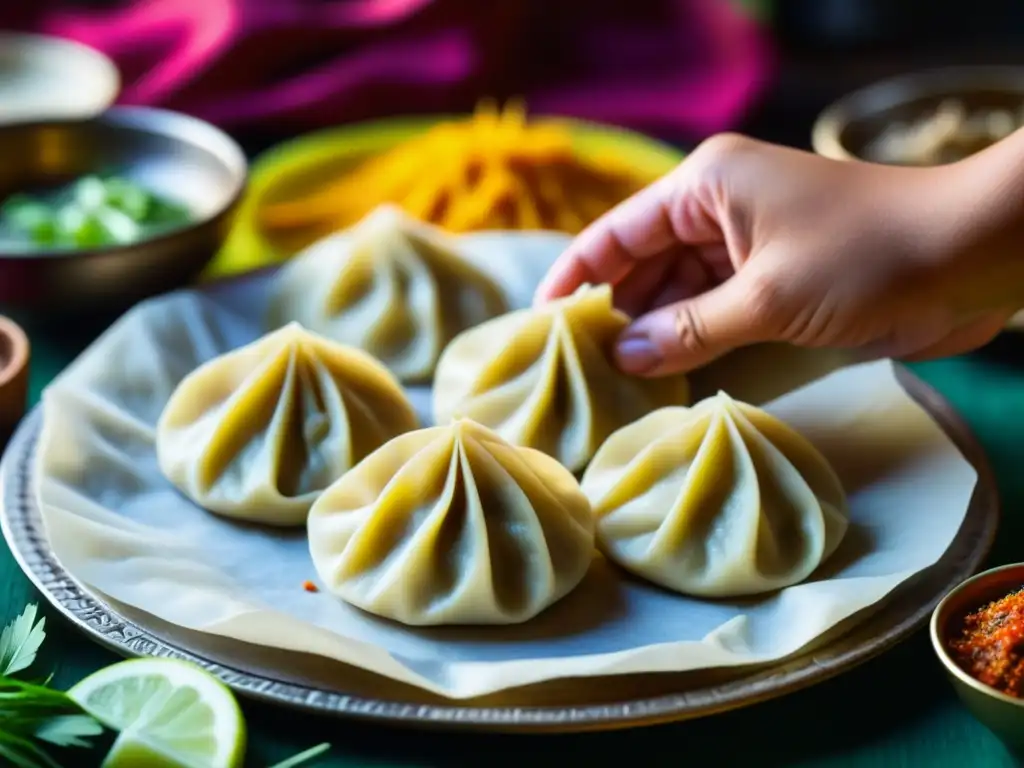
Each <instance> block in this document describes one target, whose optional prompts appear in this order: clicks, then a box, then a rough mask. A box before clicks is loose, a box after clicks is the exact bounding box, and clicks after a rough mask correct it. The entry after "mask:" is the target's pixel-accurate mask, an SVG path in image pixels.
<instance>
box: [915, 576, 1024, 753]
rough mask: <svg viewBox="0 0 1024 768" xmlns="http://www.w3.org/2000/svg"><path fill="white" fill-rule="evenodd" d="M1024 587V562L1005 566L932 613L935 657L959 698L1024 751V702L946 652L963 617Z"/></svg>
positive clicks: (963, 587)
mask: <svg viewBox="0 0 1024 768" xmlns="http://www.w3.org/2000/svg"><path fill="white" fill-rule="evenodd" d="M1021 587H1024V563H1015V564H1013V565H1004V566H1002V567H1000V568H993V569H992V570H989V571H984V572H982V573H979V574H978V575H976V576H973V577H971V578H970V579H967V581H965V582H963V583H962V584H961V585H960V586H958V587H956V588H955V589H954V590H953V591H952V592H950V593H949V594H948V595H946V597H945V598H943V600H942V602H940V603H939V604H938V605H937V606H936V607H935V611H934V612H933V613H932V620H931V638H932V646H933V647H934V649H935V654H936V655H937V656H938V657H939V661H941V662H942V665H943V666H944V667H945V668H946V674H947V675H948V676H949V679H950V680H951V681H952V683H953V687H954V689H956V693H957V695H958V696H959V697H960V700H961V701H963V703H964V705H965V706H966V707H967V709H969V710H970V711H971V713H972V714H973V715H974V716H975V717H976V718H978V720H979V721H981V722H982V723H983V724H984V725H985V726H987V727H988V728H989V730H991V731H992V732H993V733H995V734H996V735H997V736H998V737H999V738H1000V739H1002V740H1003V742H1004V743H1006V744H1007V746H1009V747H1010V748H1011V749H1015V750H1024V699H1017V698H1014V697H1013V696H1007V695H1006V694H1005V693H1001V692H1000V691H998V690H996V689H995V688H992V687H991V686H988V685H985V684H984V683H980V682H978V681H977V680H975V679H974V678H973V677H971V676H970V675H969V674H967V673H966V672H965V671H964V670H963V669H961V668H960V667H959V666H958V665H957V663H956V662H955V661H954V660H953V658H952V657H951V656H950V655H949V652H948V651H947V648H948V641H949V638H950V637H951V635H953V634H954V633H955V632H957V631H958V630H959V628H960V626H961V622H962V621H963V617H964V616H966V615H967V614H968V613H969V612H971V611H974V610H977V609H978V608H981V607H982V606H984V605H986V604H987V603H990V602H991V601H993V600H998V599H999V598H1001V597H1005V596H1006V595H1008V594H1009V593H1010V592H1013V591H1015V590H1017V589H1020V588H1021Z"/></svg>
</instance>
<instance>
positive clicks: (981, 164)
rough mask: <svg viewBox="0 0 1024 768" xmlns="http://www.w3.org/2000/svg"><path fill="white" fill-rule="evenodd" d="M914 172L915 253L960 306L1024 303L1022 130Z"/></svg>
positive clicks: (969, 309) (966, 309)
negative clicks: (928, 263)
mask: <svg viewBox="0 0 1024 768" xmlns="http://www.w3.org/2000/svg"><path fill="white" fill-rule="evenodd" d="M912 172H913V173H915V174H916V178H915V183H916V184H917V185H918V186H917V188H916V189H914V190H913V194H912V196H911V197H912V200H913V202H912V204H911V209H912V211H911V216H912V218H913V222H914V224H913V226H914V227H915V228H916V230H917V234H918V240H919V242H920V243H921V248H922V253H923V254H924V255H925V257H926V258H928V259H930V260H931V261H932V262H933V264H934V265H935V268H936V274H937V276H938V280H939V282H940V284H942V285H943V286H944V287H946V288H947V289H948V292H947V295H948V296H949V297H950V299H951V303H953V304H954V305H955V306H956V308H957V309H959V310H961V311H964V312H972V311H989V310H1001V309H1020V308H1024V131H1019V132H1018V134H1015V135H1013V136H1011V137H1009V138H1008V139H1006V140H1004V141H1003V142H1000V143H999V144H997V145H994V146H992V147H990V148H989V149H987V150H985V151H983V152H980V153H978V154H977V155H974V156H972V157H969V158H967V159H966V160H963V161H960V162H958V163H953V164H950V165H945V166H938V167H935V168H929V169H922V170H917V171H912Z"/></svg>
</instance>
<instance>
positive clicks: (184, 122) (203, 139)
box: [0, 106, 249, 261]
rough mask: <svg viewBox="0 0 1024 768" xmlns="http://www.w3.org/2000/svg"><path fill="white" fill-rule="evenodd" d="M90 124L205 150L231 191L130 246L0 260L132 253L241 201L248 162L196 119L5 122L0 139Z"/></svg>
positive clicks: (150, 113)
mask: <svg viewBox="0 0 1024 768" xmlns="http://www.w3.org/2000/svg"><path fill="white" fill-rule="evenodd" d="M90 124H107V125H111V126H116V127H121V128H132V129H136V130H140V131H145V132H148V133H151V134H156V135H161V136H167V137H170V138H173V139H176V140H178V141H181V142H184V143H187V144H191V145H193V146H198V147H201V148H203V149H207V150H209V151H210V152H211V153H212V154H213V155H215V156H216V157H217V159H218V160H220V161H221V162H223V163H224V164H225V165H226V166H227V167H228V168H229V169H230V171H231V173H232V184H233V187H232V190H231V192H230V194H228V195H227V196H225V198H224V201H223V202H222V203H221V204H220V205H219V206H217V208H216V209H215V210H213V211H210V212H208V213H205V214H203V215H201V216H197V217H195V218H193V219H190V220H189V222H188V224H186V225H184V226H180V227H175V228H173V229H170V230H167V231H166V232H161V233H160V234H157V235H154V236H152V237H147V238H145V239H144V240H140V241H137V242H132V243H123V244H118V245H110V246H104V247H103V248H82V249H74V248H68V249H61V250H53V251H47V250H42V249H40V250H34V249H33V250H25V251H17V252H12V251H5V252H0V260H14V259H25V260H33V261H34V260H37V259H86V258H89V257H96V256H109V255H112V254H119V253H125V252H127V251H131V250H134V249H136V248H138V247H139V246H140V245H142V244H146V245H149V244H151V243H159V242H161V241H164V240H170V239H172V238H174V237H177V236H179V235H180V234H181V233H182V232H185V231H188V230H191V229H193V228H195V227H201V226H204V225H206V224H208V223H210V222H211V221H214V220H215V219H217V218H218V217H220V216H223V215H224V214H225V213H226V212H227V211H230V210H231V209H232V208H234V207H235V206H236V205H237V204H238V202H239V201H240V200H241V198H242V195H243V194H244V192H245V188H246V184H247V181H248V167H249V164H248V161H247V160H246V157H245V153H244V152H243V151H242V148H241V147H240V146H239V145H238V144H237V143H236V142H235V140H234V139H232V138H231V137H230V136H229V135H228V134H227V133H225V132H224V131H222V130H221V129H220V128H218V127H216V126H215V125H213V124H211V123H208V122H206V121H205V120H200V119H199V118H197V117H192V116H190V115H186V114H184V113H182V112H175V111H173V110H169V109H159V108H157V107H134V106H118V107H111V108H110V109H108V110H107V111H106V112H104V113H102V114H100V115H97V116H96V117H92V118H85V119H82V118H67V119H61V118H58V119H48V120H36V121H32V122H20V123H9V124H2V125H0V138H2V137H3V135H4V134H5V133H15V132H21V131H26V130H33V129H40V128H47V127H58V126H63V127H67V126H76V125H83V126H84V125H90Z"/></svg>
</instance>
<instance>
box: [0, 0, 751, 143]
mask: <svg viewBox="0 0 1024 768" xmlns="http://www.w3.org/2000/svg"><path fill="white" fill-rule="evenodd" d="M11 5H14V6H18V9H17V11H14V9H9V10H8V11H0V25H4V26H8V27H10V26H15V27H23V28H34V29H36V30H38V31H42V32H46V33H50V34H56V35H61V36H65V37H69V38H72V39H75V40H78V41H81V42H83V43H86V44H88V45H91V46H93V47H95V48H98V49H99V50H102V51H104V52H106V53H107V54H108V55H110V56H111V57H113V58H114V59H115V61H116V62H117V63H118V65H119V67H120V68H121V71H122V73H123V75H124V80H125V84H126V85H125V89H124V92H123V94H122V96H121V102H122V103H127V104H148V105H158V106H165V107H168V108H171V109H178V110H181V111H185V112H189V113H192V114H194V115H197V116H199V117H202V118H205V119H207V120H210V121H211V122H214V123H217V124H219V125H221V126H223V127H225V128H228V129H231V130H246V129H257V130H259V129H267V128H272V129H273V130H274V131H275V132H277V131H301V130H307V129H311V128H317V127H322V126H325V125H331V124H336V123H340V122H346V121H351V120H359V119H365V118H369V117H380V116H387V115H393V114H409V113H416V112H427V111H463V110H466V109H468V108H471V107H472V106H473V104H474V103H475V101H476V100H477V99H478V98H479V97H480V96H485V95H486V96H496V97H498V98H501V97H505V96H515V95H521V96H524V97H525V98H526V101H527V105H528V106H529V108H530V109H531V111H534V112H537V113H547V114H563V115H571V116H574V117H579V118H584V119H590V120H597V121H601V122H609V123H616V124H620V125H625V126H628V127H633V128H638V129H641V130H648V131H652V132H656V133H659V134H663V135H673V136H675V135H685V136H688V137H698V136H702V135H706V134H709V133H713V132H715V131H718V130H722V129H725V128H728V127H731V126H732V125H734V124H735V122H736V121H737V120H738V119H739V117H740V116H741V114H742V112H743V110H744V109H746V108H747V107H748V106H749V104H750V103H751V101H752V100H753V99H754V98H755V97H756V96H757V94H758V92H759V90H760V88H761V87H762V85H763V84H764V83H765V81H766V79H767V77H768V75H769V72H770V68H771V67H770V64H771V55H770V48H769V45H768V43H767V40H766V39H765V37H764V36H763V35H762V31H761V30H760V29H759V27H758V25H757V24H756V23H755V22H754V21H752V20H751V19H749V18H747V17H746V16H744V15H743V14H742V13H741V12H740V11H738V10H736V9H735V7H734V5H733V3H732V2H729V1H728V0H141V2H133V3H128V2H124V4H123V5H120V6H117V7H115V8H114V9H113V10H110V9H104V10H94V9H90V10H85V9H74V8H72V7H69V6H66V5H63V4H61V3H59V2H56V0H36V2H33V3H12V4H11ZM5 13H9V14H13V13H18V15H19V16H20V17H21V18H17V19H15V18H10V19H6V20H5V19H4V14H5ZM5 21H6V22H7V23H6V24H4V23H3V22H5Z"/></svg>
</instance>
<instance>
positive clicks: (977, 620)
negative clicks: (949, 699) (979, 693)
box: [949, 589, 1024, 698]
mask: <svg viewBox="0 0 1024 768" xmlns="http://www.w3.org/2000/svg"><path fill="white" fill-rule="evenodd" d="M949 649H950V651H951V652H952V655H953V659H954V660H955V661H956V663H957V664H958V665H959V666H960V668H961V669H963V670H964V671H965V672H966V673H967V674H969V675H970V676H971V677H973V678H974V679H975V680H977V681H979V682H981V683H984V684H985V685H990V686H992V687H993V688H995V689H997V690H999V691H1002V692H1003V693H1005V694H1007V695H1009V696H1014V697H1017V698H1021V697H1024V589H1020V590H1018V591H1016V592H1012V593H1010V594H1009V595H1007V596H1006V597H1004V598H1001V599H999V600H995V601H993V602H991V603H989V604H988V605H986V606H985V607H983V608H981V609H979V610H977V611H975V612H974V613H969V614H967V616H965V617H964V624H963V630H962V632H961V634H960V637H957V638H953V639H951V640H950V642H949Z"/></svg>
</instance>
